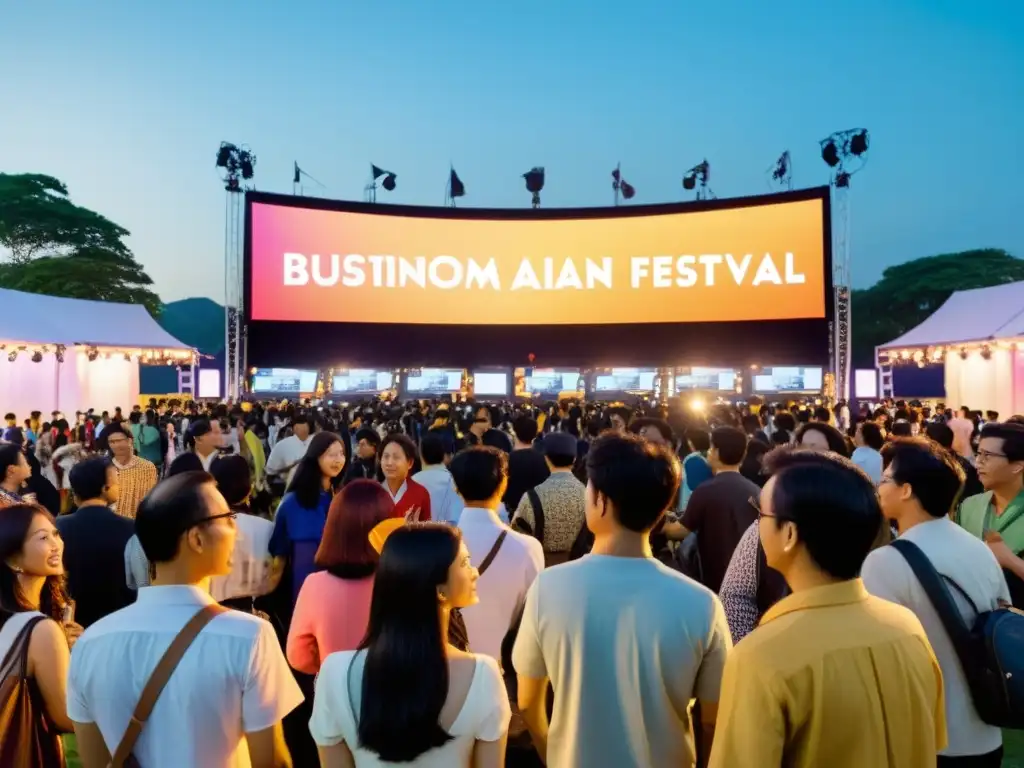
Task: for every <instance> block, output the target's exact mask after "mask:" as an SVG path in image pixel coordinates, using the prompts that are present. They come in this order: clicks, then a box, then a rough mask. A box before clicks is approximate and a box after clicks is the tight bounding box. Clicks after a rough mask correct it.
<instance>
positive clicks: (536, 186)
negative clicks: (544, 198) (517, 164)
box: [523, 165, 544, 208]
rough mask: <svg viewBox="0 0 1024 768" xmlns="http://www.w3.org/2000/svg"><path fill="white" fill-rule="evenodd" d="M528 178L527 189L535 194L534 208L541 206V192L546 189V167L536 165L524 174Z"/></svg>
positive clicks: (533, 199)
mask: <svg viewBox="0 0 1024 768" xmlns="http://www.w3.org/2000/svg"><path fill="white" fill-rule="evenodd" d="M523 178H524V179H526V191H527V192H529V193H530V194H532V195H533V198H532V200H531V202H532V203H533V207H534V208H539V207H540V192H541V190H542V189H544V168H543V167H542V166H539V165H538V166H534V167H533V168H531V169H530V170H528V171H527V172H526V173H524V174H523Z"/></svg>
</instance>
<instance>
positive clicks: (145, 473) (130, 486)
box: [103, 423, 158, 519]
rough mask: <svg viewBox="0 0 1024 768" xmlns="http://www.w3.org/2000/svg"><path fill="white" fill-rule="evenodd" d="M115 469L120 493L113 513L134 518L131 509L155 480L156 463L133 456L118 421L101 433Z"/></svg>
mask: <svg viewBox="0 0 1024 768" xmlns="http://www.w3.org/2000/svg"><path fill="white" fill-rule="evenodd" d="M103 437H104V438H105V439H106V441H107V447H108V448H109V449H110V455H111V456H112V457H113V462H114V467H115V468H116V469H117V483H118V485H119V486H120V496H119V497H118V500H117V506H116V512H117V513H118V514H119V515H122V516H123V517H130V518H132V519H134V518H135V511H136V510H137V509H138V508H139V504H141V503H142V500H143V499H144V498H145V497H146V494H147V493H149V492H150V491H151V490H153V487H154V486H155V485H156V482H157V480H158V477H157V471H156V466H155V465H154V464H153V462H151V461H146V460H145V459H143V458H140V457H138V456H136V455H135V453H134V450H133V444H134V440H133V438H132V434H131V432H129V431H128V429H127V428H126V427H125V426H123V425H122V424H120V423H117V424H111V425H110V426H109V427H108V428H107V429H106V430H105V431H104V433H103Z"/></svg>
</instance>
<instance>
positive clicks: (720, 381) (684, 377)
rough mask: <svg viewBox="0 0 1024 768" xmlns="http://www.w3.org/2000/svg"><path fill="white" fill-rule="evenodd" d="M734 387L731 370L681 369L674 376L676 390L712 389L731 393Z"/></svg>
mask: <svg viewBox="0 0 1024 768" xmlns="http://www.w3.org/2000/svg"><path fill="white" fill-rule="evenodd" d="M735 385H736V371H735V369H733V368H682V369H680V371H679V373H677V374H676V390H677V391H681V390H684V389H712V390H717V391H721V392H725V391H732V389H733V388H734V387H735Z"/></svg>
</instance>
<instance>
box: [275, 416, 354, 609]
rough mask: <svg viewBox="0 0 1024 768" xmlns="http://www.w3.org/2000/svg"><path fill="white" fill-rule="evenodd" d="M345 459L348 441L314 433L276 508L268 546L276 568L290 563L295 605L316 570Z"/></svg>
mask: <svg viewBox="0 0 1024 768" xmlns="http://www.w3.org/2000/svg"><path fill="white" fill-rule="evenodd" d="M345 462H346V454H345V444H344V442H342V440H341V438H340V437H339V436H338V435H336V434H335V433H333V432H320V433H318V434H316V435H314V436H313V439H312V440H311V441H310V442H309V447H308V448H306V455H305V456H303V457H302V461H300V462H299V465H298V467H297V468H296V470H295V475H294V477H292V481H291V483H290V484H289V485H288V492H287V493H286V494H285V497H284V499H282V500H281V506H279V507H278V508H277V515H276V516H275V517H274V533H273V534H272V535H271V537H270V547H269V549H270V554H271V556H272V557H273V558H274V570H278V569H283V568H284V567H285V566H287V567H288V575H289V576H290V577H291V585H292V605H294V604H295V600H296V599H297V598H298V596H299V589H301V588H302V582H303V581H305V580H306V577H307V576H308V575H309V574H311V573H312V572H313V571H315V570H316V565H315V564H314V562H313V560H314V558H315V557H316V550H317V548H318V547H319V546H320V539H321V538H322V537H323V533H324V523H326V522H327V509H328V507H330V506H331V499H332V498H333V497H334V491H335V489H336V487H337V486H338V484H339V482H340V477H341V472H342V470H343V469H344V468H345Z"/></svg>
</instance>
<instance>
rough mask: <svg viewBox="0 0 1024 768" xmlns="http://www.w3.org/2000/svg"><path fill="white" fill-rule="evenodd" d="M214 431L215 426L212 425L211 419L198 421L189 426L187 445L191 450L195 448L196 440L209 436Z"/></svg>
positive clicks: (186, 437) (186, 438)
mask: <svg viewBox="0 0 1024 768" xmlns="http://www.w3.org/2000/svg"><path fill="white" fill-rule="evenodd" d="M212 431H213V425H212V424H210V420H209V419H207V418H200V419H196V420H195V421H193V422H191V423H190V424H189V425H188V434H186V435H185V445H186V446H188V447H189V448H195V445H196V439H198V438H200V437H202V436H203V435H208V434H209V433H210V432H212Z"/></svg>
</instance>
